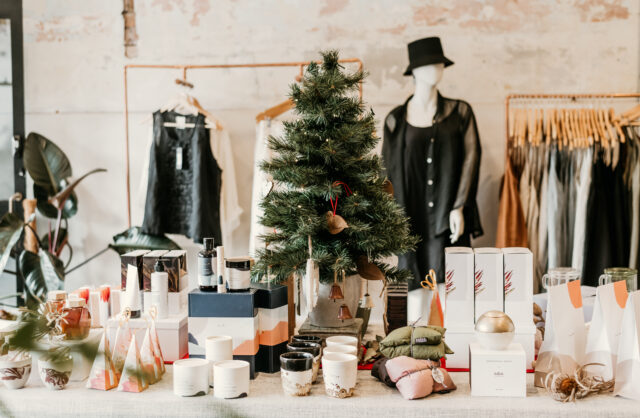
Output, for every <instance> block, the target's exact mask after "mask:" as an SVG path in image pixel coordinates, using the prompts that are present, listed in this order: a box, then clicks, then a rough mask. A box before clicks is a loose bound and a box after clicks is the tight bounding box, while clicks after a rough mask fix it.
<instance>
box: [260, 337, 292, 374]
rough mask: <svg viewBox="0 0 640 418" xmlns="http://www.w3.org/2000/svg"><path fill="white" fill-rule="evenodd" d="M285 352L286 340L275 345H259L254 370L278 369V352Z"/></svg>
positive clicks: (266, 371)
mask: <svg viewBox="0 0 640 418" xmlns="http://www.w3.org/2000/svg"><path fill="white" fill-rule="evenodd" d="M286 352H287V341H285V342H283V343H280V344H277V345H260V349H259V350H258V355H257V356H256V370H257V371H259V372H263V373H276V372H279V371H280V354H283V353H286Z"/></svg>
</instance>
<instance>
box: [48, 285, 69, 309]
mask: <svg viewBox="0 0 640 418" xmlns="http://www.w3.org/2000/svg"><path fill="white" fill-rule="evenodd" d="M66 300H67V292H65V291H64V290H50V291H49V292H48V293H47V310H48V311H49V312H62V309H63V308H64V303H65V301H66Z"/></svg>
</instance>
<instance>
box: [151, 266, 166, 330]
mask: <svg viewBox="0 0 640 418" xmlns="http://www.w3.org/2000/svg"><path fill="white" fill-rule="evenodd" d="M153 270H154V272H153V273H151V306H155V307H156V309H157V310H158V319H163V318H166V317H167V312H168V310H169V309H168V306H167V305H168V299H169V274H168V273H167V272H166V271H164V263H163V260H162V258H159V259H158V260H156V264H155V265H154V267H153Z"/></svg>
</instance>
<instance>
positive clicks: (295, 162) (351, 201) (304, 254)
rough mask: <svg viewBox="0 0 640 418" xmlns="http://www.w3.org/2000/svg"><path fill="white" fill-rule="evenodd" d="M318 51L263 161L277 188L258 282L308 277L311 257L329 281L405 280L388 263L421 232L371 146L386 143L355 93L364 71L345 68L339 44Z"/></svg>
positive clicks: (268, 201) (270, 200)
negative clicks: (291, 114) (412, 229)
mask: <svg viewBox="0 0 640 418" xmlns="http://www.w3.org/2000/svg"><path fill="white" fill-rule="evenodd" d="M322 57H323V62H322V63H321V64H316V63H311V64H310V65H309V66H308V67H307V70H306V72H305V75H304V77H303V79H302V80H301V82H300V84H294V85H292V86H291V93H290V98H291V99H292V100H293V102H294V104H295V112H296V113H297V116H298V118H297V119H296V120H295V121H292V122H285V123H284V128H285V131H284V135H283V137H281V138H276V137H270V138H269V148H270V149H271V150H272V151H274V154H275V157H274V158H273V159H272V160H271V161H265V162H263V163H262V166H261V167H262V169H263V170H264V171H265V172H266V173H267V174H269V175H270V176H271V177H272V178H273V181H274V184H275V185H274V187H273V189H272V190H271V191H270V192H269V193H268V194H267V195H266V196H265V197H264V199H263V201H262V204H261V205H262V208H263V209H264V215H263V217H262V219H261V220H260V222H261V223H262V224H263V225H264V226H266V227H269V229H273V231H274V232H273V233H269V234H266V235H264V236H263V238H264V240H265V243H266V245H267V248H265V249H261V250H259V251H258V254H257V255H258V261H257V262H256V265H255V266H254V269H253V276H254V279H260V278H262V277H263V276H265V275H266V276H268V280H269V281H273V282H283V281H285V280H286V279H287V278H288V277H289V276H290V275H291V274H292V273H298V274H300V275H301V276H304V275H305V273H307V274H308V273H309V272H306V270H307V269H308V267H307V266H308V265H309V263H308V259H309V258H311V259H312V260H313V262H314V264H315V265H316V266H317V267H319V275H320V281H321V282H323V283H330V282H332V281H334V280H335V277H338V278H342V277H346V276H348V275H351V274H354V273H356V272H357V273H359V274H360V276H362V277H364V278H366V279H382V280H387V281H389V282H398V281H406V280H407V279H408V278H409V277H411V273H410V272H409V271H406V270H399V269H397V268H396V267H392V266H390V265H388V264H385V263H384V262H382V260H383V259H384V258H385V257H389V256H391V255H393V254H397V253H404V252H406V251H409V250H411V249H412V248H413V247H414V246H415V244H416V242H417V238H415V237H414V236H411V235H410V233H409V225H408V222H407V218H406V216H405V214H404V211H403V209H402V208H401V207H400V206H398V204H397V203H396V202H395V200H394V198H393V194H392V191H391V184H390V183H389V181H388V180H386V179H385V178H384V177H382V171H383V169H382V165H381V159H380V157H379V156H377V155H375V154H374V153H372V150H373V149H374V148H375V146H376V144H377V143H378V141H379V140H380V138H378V137H377V136H376V133H375V119H374V114H373V111H372V110H369V111H365V110H364V106H363V103H362V102H361V101H360V99H359V98H358V96H357V94H356V93H357V91H358V85H359V83H360V82H361V81H362V80H363V78H364V74H363V73H362V72H361V71H358V72H356V73H352V74H347V73H345V72H344V71H343V67H342V66H341V65H340V64H339V62H338V53H337V52H336V51H329V52H324V53H322ZM310 248H311V257H309V252H310ZM306 290H308V289H306Z"/></svg>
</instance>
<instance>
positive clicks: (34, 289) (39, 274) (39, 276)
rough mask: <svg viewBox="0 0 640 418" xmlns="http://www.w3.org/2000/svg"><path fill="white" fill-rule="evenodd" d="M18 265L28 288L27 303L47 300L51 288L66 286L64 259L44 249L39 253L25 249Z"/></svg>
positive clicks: (31, 304)
mask: <svg viewBox="0 0 640 418" xmlns="http://www.w3.org/2000/svg"><path fill="white" fill-rule="evenodd" d="M18 266H19V267H20V272H21V273H22V276H23V277H24V281H25V286H26V288H27V305H30V306H33V305H35V304H37V303H39V302H42V301H45V300H46V299H47V292H48V291H49V290H60V289H62V288H63V286H64V265H63V263H62V261H61V260H60V259H59V258H57V257H56V256H54V255H52V254H50V253H48V252H46V251H44V250H42V249H40V250H39V251H38V254H36V253H32V252H31V251H27V250H25V251H23V252H22V254H20V257H19V258H18ZM38 299H39V300H38Z"/></svg>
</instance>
